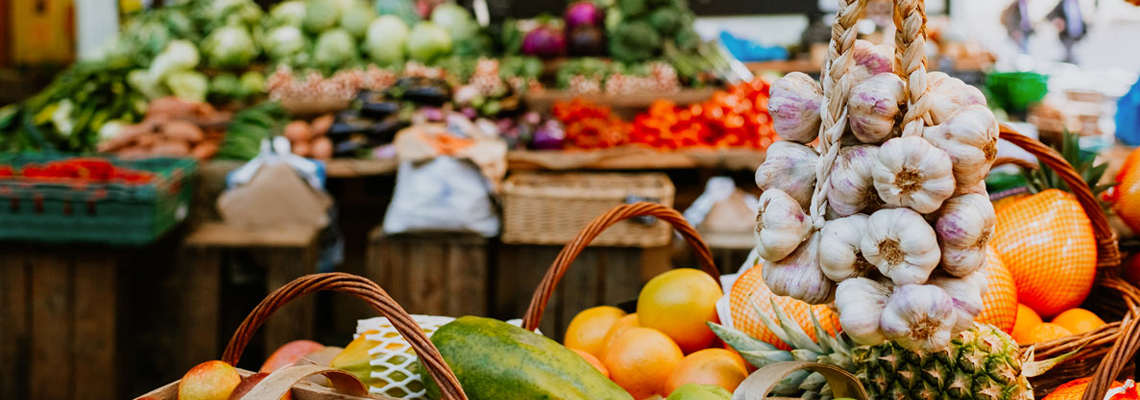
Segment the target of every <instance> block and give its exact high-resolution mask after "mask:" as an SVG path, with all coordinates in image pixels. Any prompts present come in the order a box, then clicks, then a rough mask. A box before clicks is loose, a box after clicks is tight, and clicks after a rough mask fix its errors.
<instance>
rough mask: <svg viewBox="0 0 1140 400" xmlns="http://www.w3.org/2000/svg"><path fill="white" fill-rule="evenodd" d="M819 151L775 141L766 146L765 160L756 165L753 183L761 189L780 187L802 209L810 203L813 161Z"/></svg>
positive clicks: (813, 173)
mask: <svg viewBox="0 0 1140 400" xmlns="http://www.w3.org/2000/svg"><path fill="white" fill-rule="evenodd" d="M818 161H819V153H816V152H815V150H814V149H812V148H811V147H808V146H804V145H802V144H799V143H792V142H788V141H778V142H776V143H772V145H771V146H768V151H767V156H766V158H765V159H764V163H763V164H760V167H759V168H756V186H758V187H759V188H760V190H764V191H767V190H769V189H780V190H783V191H784V193H787V194H788V195H790V196H792V198H794V199H796V201H798V202H799V203H800V206H801V207H803V208H804V209H808V207H809V206H810V205H811V195H812V191H813V190H814V189H815V164H816V162H818Z"/></svg>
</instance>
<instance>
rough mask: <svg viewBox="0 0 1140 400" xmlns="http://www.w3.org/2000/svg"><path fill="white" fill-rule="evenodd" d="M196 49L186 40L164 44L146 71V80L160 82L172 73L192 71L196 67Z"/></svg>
mask: <svg viewBox="0 0 1140 400" xmlns="http://www.w3.org/2000/svg"><path fill="white" fill-rule="evenodd" d="M198 59H199V56H198V48H197V47H194V44H193V43H190V41H188V40H174V41H171V42H170V43H167V44H166V48H164V49H162V52H161V53H158V56H155V57H154V61H152V62H151V63H150V68H148V69H147V75H148V76H147V78H148V79H150V80H151V81H153V82H158V81H161V80H162V78H164V77H166V75H167V74H169V73H171V72H173V71H182V70H188V69H194V67H197V66H198Z"/></svg>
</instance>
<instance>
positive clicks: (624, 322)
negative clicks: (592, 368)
mask: <svg viewBox="0 0 1140 400" xmlns="http://www.w3.org/2000/svg"><path fill="white" fill-rule="evenodd" d="M639 326H641V325H639V324H638V323H637V313H633V314H629V315H626V316H624V317H621V319H619V320H618V322H617V323H616V324H614V326H613V327H612V328H610V331H609V332H607V333H606V337H605V339H602V355H601V356H599V357H604V356H605V354H606V349H608V348H610V343H613V342H614V339H617V337H618V336H620V335H621V334H622V332H625V331H626V330H627V329H629V328H637V327H639Z"/></svg>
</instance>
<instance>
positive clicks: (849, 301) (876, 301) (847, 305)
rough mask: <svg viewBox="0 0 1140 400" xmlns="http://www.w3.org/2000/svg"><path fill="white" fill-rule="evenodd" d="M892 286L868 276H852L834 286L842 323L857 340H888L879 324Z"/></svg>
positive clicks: (849, 334) (836, 304)
mask: <svg viewBox="0 0 1140 400" xmlns="http://www.w3.org/2000/svg"><path fill="white" fill-rule="evenodd" d="M892 290H893V288H892V287H891V286H890V285H885V284H882V283H880V282H875V281H873V280H870V279H867V278H851V279H848V280H845V281H843V282H839V285H838V286H837V287H836V288H835V307H836V308H838V309H839V326H841V327H843V332H844V333H846V334H847V336H848V337H850V338H851V339H852V340H854V341H855V343H858V344H862V345H876V344H879V343H883V342H885V341H887V337H886V335H884V334H883V330H882V328H880V326H879V324H880V323H879V320H880V319H881V318H882V316H883V310H884V309H885V308H886V307H887V302H888V301H890V297H891V292H892Z"/></svg>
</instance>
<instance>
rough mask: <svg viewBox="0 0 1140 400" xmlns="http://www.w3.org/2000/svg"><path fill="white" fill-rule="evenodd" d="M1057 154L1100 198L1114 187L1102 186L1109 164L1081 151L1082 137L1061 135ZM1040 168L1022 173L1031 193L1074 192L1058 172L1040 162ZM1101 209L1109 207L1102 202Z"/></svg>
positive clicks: (1094, 154) (1093, 154)
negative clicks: (1054, 190)
mask: <svg viewBox="0 0 1140 400" xmlns="http://www.w3.org/2000/svg"><path fill="white" fill-rule="evenodd" d="M1055 148H1056V149H1057V152H1058V153H1060V154H1061V158H1064V159H1065V161H1067V162H1068V163H1069V165H1072V166H1073V168H1074V169H1076V170H1077V172H1078V173H1079V174H1080V176H1081V179H1082V180H1084V181H1085V183H1086V184H1087V185H1088V186H1089V188H1091V189H1092V192H1093V195H1094V196H1097V197H1098V198H1099V195H1100V193H1101V192H1103V191H1105V190H1107V189H1108V188H1109V187H1112V185H1102V184H1100V181H1101V178H1103V177H1104V173H1105V171H1107V170H1108V163H1099V164H1098V163H1097V162H1096V153H1094V152H1085V151H1082V150H1081V144H1080V136H1078V135H1076V134H1073V133H1072V132H1069V131H1065V132H1063V133H1062V134H1061V141H1060V143H1059V146H1055ZM1038 165H1039V167H1038V168H1037V169H1036V170H1033V171H1022V176H1024V177H1025V181H1026V183H1027V184H1028V185H1029V191H1030V192H1031V193H1034V194H1036V193H1040V192H1042V191H1044V190H1046V189H1060V190H1063V191H1066V192H1072V190H1071V189H1070V188H1069V185H1068V184H1066V183H1065V182H1064V181H1063V180H1061V177H1060V176H1059V175H1057V173H1056V171H1053V169H1052V168H1050V167H1049V166H1047V165H1045V163H1043V162H1040V161H1038ZM1101 207H1102V208H1105V209H1107V207H1108V205H1107V204H1105V203H1104V202H1101Z"/></svg>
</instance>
